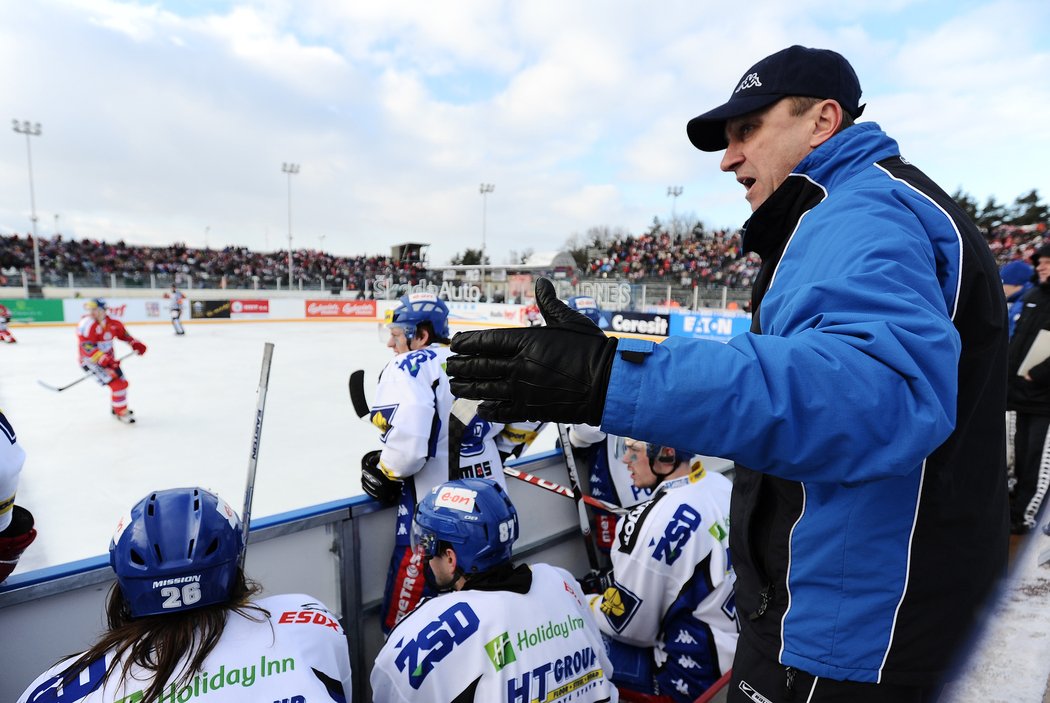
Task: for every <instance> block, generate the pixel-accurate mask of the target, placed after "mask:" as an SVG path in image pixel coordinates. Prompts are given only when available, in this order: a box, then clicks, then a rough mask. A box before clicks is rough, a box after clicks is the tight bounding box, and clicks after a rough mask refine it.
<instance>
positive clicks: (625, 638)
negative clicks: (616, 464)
mask: <svg viewBox="0 0 1050 703" xmlns="http://www.w3.org/2000/svg"><path fill="white" fill-rule="evenodd" d="M627 449H628V451H627V460H628V461H627V463H628V467H629V469H630V470H631V473H632V475H633V477H634V481H635V483H636V484H637V485H639V486H649V487H653V488H655V492H654V495H653V498H652V499H651V500H649V501H648V502H646V503H643V504H641V505H639V506H637V507H636V508H635V509H634V510H632V511H631V512H630V513H628V514H627V515H625V516H623V517H621V518H620V520H619V521H618V523H617V525H616V545H615V546H614V548H613V550H612V552H611V558H612V564H613V569H612V572H611V573H610V574H608V575H606V576H605V578H604V579H602V580H601V587H600V588H596V587H595V584H594V583H593V582H592V583H585V584H584V585H585V586H589V587H588V588H586V590H587V591H588V592H589V593H590V592H595V591H597V593H595V595H591V596H589V603H590V607H591V609H592V610H593V611H594V612H595V614H596V616H597V619H598V625H599V627H600V628H601V630H602V632H603V633H605V634H606V635H607V636H608V637H609V638H610V639H611V640H612V641H611V642H610V657H611V659H612V661H613V664H614V666H616V668H617V677H616V681H617V683H620V684H621V686H628V687H630V688H632V689H634V690H639V691H640V692H641V693H646V694H659V695H661V696H663V697H666V699H669V700H672V701H675V702H676V703H688V702H691V701H693V700H694V699H695V698H696V697H697V696H699V695H700V694H701V693H703V692H704V691H705V690H706V689H707V688H708V687H710V686H711V684H713V683H714V682H715V681H717V680H718V679H719V678H720V677H721V675H722V674H723V673H725V672H726V671H728V670H729V669H730V668H731V667H732V665H733V655H734V653H735V652H736V640H737V632H738V627H737V619H736V618H737V615H736V605H735V598H734V593H733V585H734V583H735V581H736V577H735V574H734V573H733V566H732V563H731V561H730V558H729V496H730V492H731V490H732V483H731V482H730V481H729V479H727V478H726V477H724V476H722V475H721V474H717V473H708V472H707V471H705V470H704V468H703V464H702V463H700V462H698V461H693V457H692V455H690V454H688V453H686V452H682V451H679V450H676V449H673V448H670V447H657V446H653V445H648V444H646V443H645V442H634V441H631V440H628V442H627ZM632 648H645V651H644V654H645V655H646V656H645V657H642V658H640V657H638V656H637V655H638V650H637V649H634V650H633V651H632ZM650 652H651V663H652V667H653V674H652V675H650V674H647V673H646V672H645V669H646V668H647V667H646V666H645V665H646V664H648V663H649V658H648V657H649V654H650ZM627 662H630V663H631V666H630V667H628V666H627V665H626V664H627ZM639 663H640V664H641V666H636V664H639ZM628 668H633V669H634V671H633V672H631V673H632V677H631V678H627V676H626V674H627V669H628Z"/></svg>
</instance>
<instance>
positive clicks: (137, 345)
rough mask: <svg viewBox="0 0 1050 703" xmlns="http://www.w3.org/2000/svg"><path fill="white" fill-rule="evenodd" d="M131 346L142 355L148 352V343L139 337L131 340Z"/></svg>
mask: <svg viewBox="0 0 1050 703" xmlns="http://www.w3.org/2000/svg"><path fill="white" fill-rule="evenodd" d="M131 348H132V349H134V350H135V353H136V354H138V355H139V356H142V355H143V354H145V353H146V345H145V344H143V343H142V342H140V341H139V340H137V339H133V340H131Z"/></svg>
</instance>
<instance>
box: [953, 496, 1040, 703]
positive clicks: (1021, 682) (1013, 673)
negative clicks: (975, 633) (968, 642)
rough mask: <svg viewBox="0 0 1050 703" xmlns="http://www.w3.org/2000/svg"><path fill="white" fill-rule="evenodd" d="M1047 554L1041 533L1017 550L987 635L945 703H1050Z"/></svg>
mask: <svg viewBox="0 0 1050 703" xmlns="http://www.w3.org/2000/svg"><path fill="white" fill-rule="evenodd" d="M1043 513H1044V515H1050V513H1048V512H1047V511H1045V510H1044V511H1043ZM1047 550H1050V537H1047V536H1046V535H1044V534H1043V533H1042V531H1041V530H1039V531H1036V532H1033V533H1031V534H1029V535H1028V536H1027V537H1026V538H1025V541H1024V542H1023V543H1022V544H1021V546H1020V547H1019V548H1018V551H1017V556H1016V557H1015V561H1014V564H1013V567H1012V569H1011V573H1010V577H1009V579H1007V583H1006V585H1005V587H1004V588H1003V593H1002V595H1001V596H1000V598H999V600H998V602H997V603H996V605H995V607H994V608H993V609H992V613H991V617H990V618H989V623H988V625H987V627H986V628H985V631H984V632H983V633H982V635H981V637H980V638H979V639H978V641H977V643H976V645H975V647H974V649H973V651H972V653H971V655H970V657H969V660H968V661H967V662H966V663H965V664H964V665H963V667H962V672H961V674H960V676H959V678H958V679H957V680H956V681H954V682H952V683H951V684H949V686H948V687H947V688H946V689H945V692H944V695H942V696H941V700H940V703H978V702H979V703H1040V702H1043V703H1050V689H1048V684H1050V563H1046V564H1042V565H1040V564H1039V561H1040V559H1039V556H1040V553H1045V552H1047Z"/></svg>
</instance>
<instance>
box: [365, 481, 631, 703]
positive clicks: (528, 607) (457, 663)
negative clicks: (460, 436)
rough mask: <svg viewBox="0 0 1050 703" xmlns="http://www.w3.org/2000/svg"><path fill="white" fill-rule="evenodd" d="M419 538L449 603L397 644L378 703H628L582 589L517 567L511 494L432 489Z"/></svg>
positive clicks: (378, 675)
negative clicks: (621, 700)
mask: <svg viewBox="0 0 1050 703" xmlns="http://www.w3.org/2000/svg"><path fill="white" fill-rule="evenodd" d="M412 536H413V543H414V545H415V549H416V550H418V551H419V553H420V555H421V557H422V558H424V559H426V560H427V561H428V562H429V564H430V567H431V570H432V573H433V580H434V581H435V586H436V588H437V589H439V590H441V591H443V593H442V595H439V596H437V597H434V598H429V599H427V600H425V601H423V602H422V603H421V604H420V605H419V607H418V608H417V609H416V610H415V611H414V612H413V613H411V614H410V615H409V616H408V617H407V618H405V619H404V620H402V621H401V622H400V623H399V624H398V626H397V627H396V628H395V629H394V631H393V632H391V633H390V636H389V637H388V638H387V641H386V644H385V645H384V647H383V649H382V650H381V651H380V652H379V655H378V656H377V657H376V661H375V666H374V668H373V669H372V675H371V686H372V695H373V700H374V701H375V703H409V702H411V703H415V702H416V701H456V702H457V703H470V702H472V701H474V702H477V703H489V702H490V701H506V702H507V703H529V702H530V701H535V700H540V701H546V702H548V703H558V702H559V701H579V702H580V703H589V702H596V701H613V702H615V701H618V700H619V694H618V692H617V690H616V687H615V686H614V685H613V684H612V682H611V681H610V674H611V668H610V664H609V660H608V658H607V656H606V654H605V649H604V647H603V645H602V638H601V634H600V632H599V631H598V627H597V624H596V622H595V619H594V616H593V615H592V614H591V612H590V611H589V610H588V609H587V606H586V602H585V600H584V596H583V593H582V592H581V591H580V588H579V585H578V584H577V583H576V580H575V579H574V578H573V577H572V576H571V575H570V574H569V573H568V572H567V571H565V570H563V569H560V568H558V567H554V566H550V565H547V564H532V565H525V564H522V565H518V566H515V565H514V564H513V563H512V562H511V552H512V545H513V544H514V540H516V539H517V537H518V514H517V511H516V510H515V508H514V505H513V504H512V503H511V502H510V498H509V497H508V496H507V493H506V491H505V490H504V489H503V488H502V487H501V486H499V485H497V484H495V483H492V482H491V481H486V480H483V479H462V480H457V481H450V482H448V483H445V484H442V485H440V486H438V487H436V488H434V489H432V490H431V491H430V492H429V493H428V494H427V495H426V497H425V498H424V499H423V500H422V501H421V502H420V504H419V507H418V508H417V510H416V514H415V519H414V521H413V528H412Z"/></svg>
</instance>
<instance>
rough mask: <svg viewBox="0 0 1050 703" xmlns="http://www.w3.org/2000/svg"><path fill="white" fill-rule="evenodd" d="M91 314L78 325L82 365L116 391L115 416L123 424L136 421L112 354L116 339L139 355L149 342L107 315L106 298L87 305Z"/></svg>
mask: <svg viewBox="0 0 1050 703" xmlns="http://www.w3.org/2000/svg"><path fill="white" fill-rule="evenodd" d="M84 307H85V309H87V311H88V314H87V315H85V316H84V317H82V318H81V319H80V322H79V323H78V324H77V352H78V354H79V356H80V365H81V367H83V369H84V370H85V371H90V372H91V373H93V374H94V375H95V378H97V379H98V382H99V383H100V384H102V385H103V386H109V388H110V391H112V394H113V416H114V417H115V418H117V419H118V420H120V421H121V422H124V423H129V424H130V423H132V422H135V418H134V413H133V412H132V411H131V410H129V409H128V382H127V380H126V379H125V378H124V372H123V371H122V370H121V369H120V362H119V361H117V359H116V357H115V356H114V354H113V341H114V340H116V339H120V340H122V341H125V342H127V343H128V344H130V345H131V348H132V349H134V350H135V353H136V354H139V355H140V356H141V355H142V354H145V353H146V345H145V344H143V343H142V342H140V341H139V340H137V339H135V338H134V337H132V336H131V335H130V334H128V331H127V330H126V329H125V328H124V323H123V322H121V321H120V320H115V319H113V318H112V317H108V316H107V315H106V303H105V301H103V300H101V299H99V298H96V299H94V300H90V301H88V302H87V304H86V305H85V306H84Z"/></svg>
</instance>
